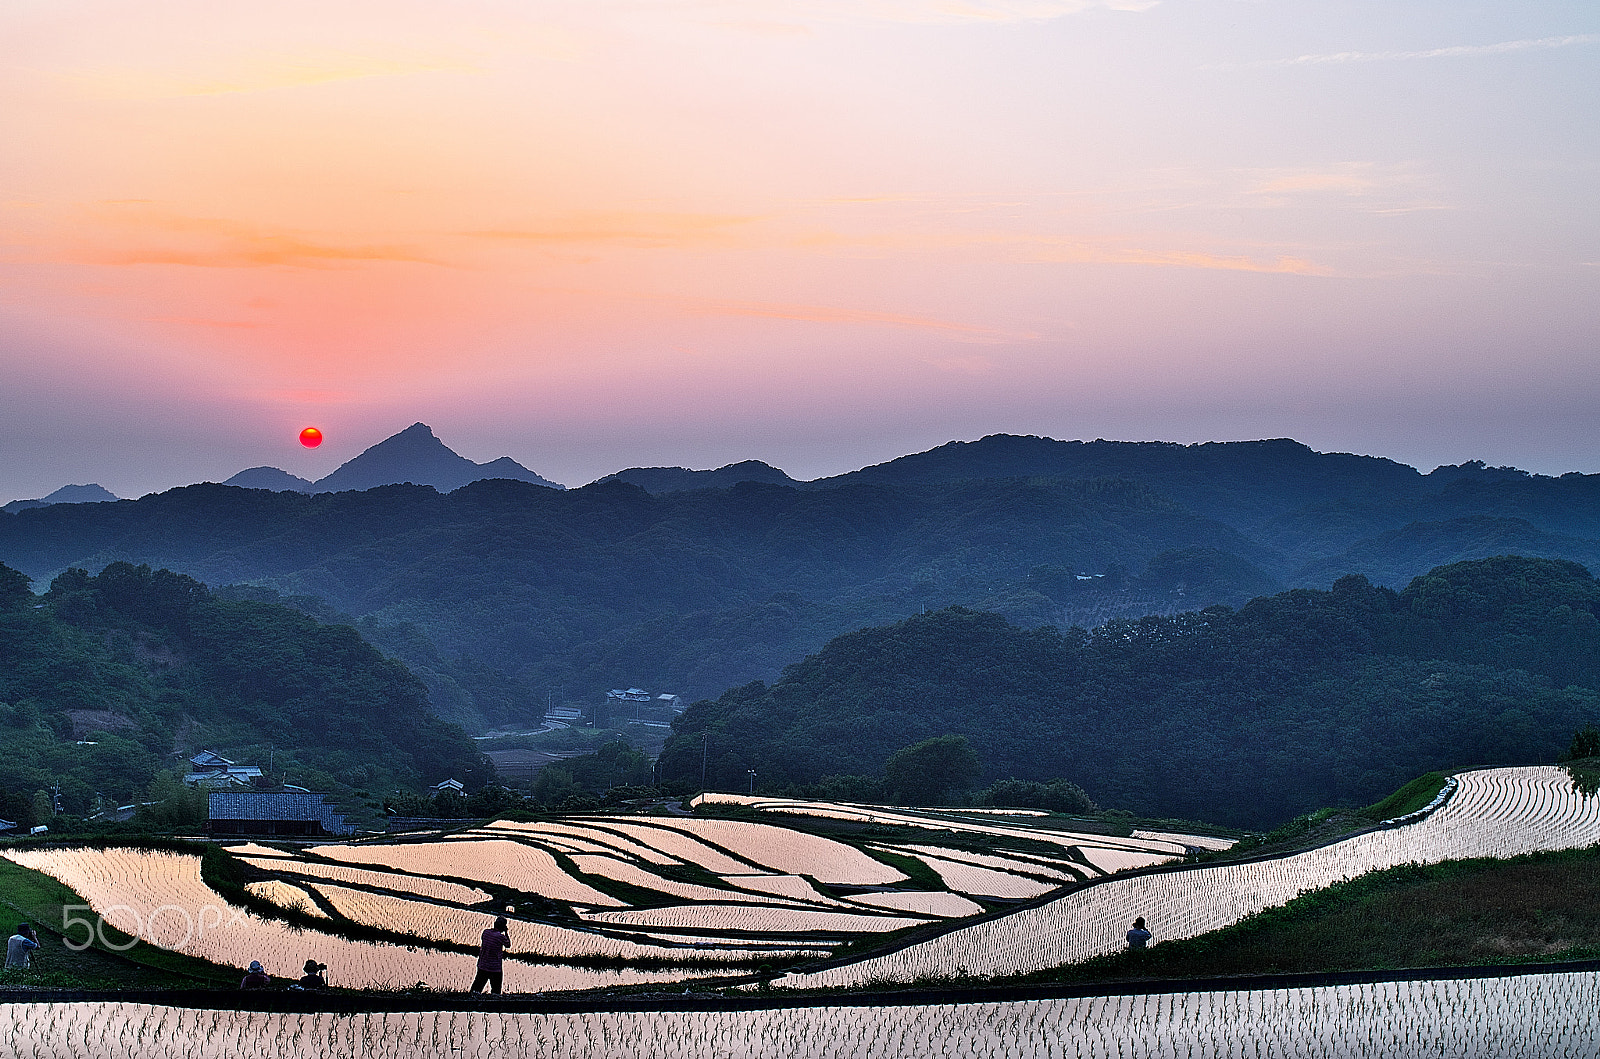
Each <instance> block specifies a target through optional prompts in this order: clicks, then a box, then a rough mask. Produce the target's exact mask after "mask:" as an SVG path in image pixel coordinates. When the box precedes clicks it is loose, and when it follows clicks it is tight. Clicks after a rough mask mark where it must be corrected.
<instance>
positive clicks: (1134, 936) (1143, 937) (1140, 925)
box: [1128, 916, 1151, 949]
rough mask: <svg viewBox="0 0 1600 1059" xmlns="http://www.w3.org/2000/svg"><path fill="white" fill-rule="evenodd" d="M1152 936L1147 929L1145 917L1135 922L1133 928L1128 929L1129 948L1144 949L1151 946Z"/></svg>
mask: <svg viewBox="0 0 1600 1059" xmlns="http://www.w3.org/2000/svg"><path fill="white" fill-rule="evenodd" d="M1150 938H1151V934H1150V932H1149V931H1148V930H1146V929H1145V925H1144V916H1140V917H1139V918H1138V919H1135V920H1134V921H1133V926H1132V927H1129V928H1128V948H1130V949H1144V948H1148V947H1149V945H1150Z"/></svg>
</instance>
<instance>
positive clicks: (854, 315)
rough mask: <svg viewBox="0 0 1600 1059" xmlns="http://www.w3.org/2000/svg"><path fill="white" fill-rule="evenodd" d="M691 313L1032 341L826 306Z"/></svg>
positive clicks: (933, 320) (707, 307) (745, 305)
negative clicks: (860, 325) (896, 328)
mask: <svg viewBox="0 0 1600 1059" xmlns="http://www.w3.org/2000/svg"><path fill="white" fill-rule="evenodd" d="M689 309H690V311H691V312H694V313H695V314H697V315H704V316H759V317H766V318H768V319H774V320H795V321H799V322H803V323H817V324H866V325H875V326H880V327H899V328H911V329H913V330H918V331H937V332H941V333H943V334H946V335H950V336H952V337H957V338H965V339H968V340H973V341H980V342H984V341H989V342H1001V341H1012V340H1018V339H1036V338H1038V337H1039V336H1038V335H1037V334H1034V333H1032V332H1019V331H1007V330H1004V329H1001V328H995V327H982V326H979V325H976V324H967V323H961V322H959V321H956V320H943V319H939V318H938V317H933V316H918V315H915V314H912V313H893V312H883V311H881V310H877V309H846V308H840V307H837V306H829V305H774V304H768V303H761V302H699V303H693V304H691V305H689Z"/></svg>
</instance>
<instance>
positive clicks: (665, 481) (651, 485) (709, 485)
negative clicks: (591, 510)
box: [595, 460, 802, 493]
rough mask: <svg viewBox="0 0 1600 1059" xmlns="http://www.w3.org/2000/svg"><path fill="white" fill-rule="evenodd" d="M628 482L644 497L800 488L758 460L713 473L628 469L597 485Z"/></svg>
mask: <svg viewBox="0 0 1600 1059" xmlns="http://www.w3.org/2000/svg"><path fill="white" fill-rule="evenodd" d="M600 482H627V483H628V484H629V485H636V486H638V487H639V488H640V489H643V490H644V491H645V492H647V493H686V492H688V491H690V490H691V489H729V488H731V487H733V486H736V485H738V484H739V483H740V482H765V483H766V484H768V485H801V484H802V483H801V482H798V481H796V480H795V479H793V478H790V477H789V476H788V475H787V474H784V473H783V472H782V471H780V470H778V468H776V467H773V466H772V465H770V464H766V463H762V462H761V461H760V460H745V461H743V462H742V463H730V464H728V465H727V466H725V467H718V468H717V469H716V470H714V471H691V470H689V469H687V468H685V467H629V468H628V469H627V470H623V471H618V472H616V473H615V474H608V475H606V476H605V477H604V478H601V479H599V480H598V481H596V483H595V484H596V485H598V484H600Z"/></svg>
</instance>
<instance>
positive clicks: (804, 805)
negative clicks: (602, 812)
mask: <svg viewBox="0 0 1600 1059" xmlns="http://www.w3.org/2000/svg"><path fill="white" fill-rule="evenodd" d="M690 804H691V805H742V806H747V807H749V808H752V809H758V810H762V811H766V812H772V813H782V814H785V815H790V816H815V817H820V818H823V819H830V820H851V821H856V822H859V823H866V824H887V825H889V826H893V827H916V828H929V829H933V830H936V831H954V832H958V833H962V834H970V835H979V836H983V837H986V838H991V839H1023V840H1026V841H1028V842H1045V843H1050V844H1052V845H1055V846H1058V847H1059V848H1060V849H1061V850H1062V852H1063V855H1065V856H1071V851H1072V850H1075V849H1076V850H1082V851H1083V852H1084V853H1086V854H1087V853H1088V852H1089V851H1090V850H1094V849H1106V850H1118V851H1123V852H1126V853H1130V854H1147V855H1149V856H1150V857H1151V861H1150V863H1157V862H1159V861H1161V860H1171V859H1173V858H1176V857H1181V856H1183V855H1184V853H1185V852H1186V850H1185V845H1186V843H1185V842H1184V841H1182V840H1183V839H1186V838H1188V837H1190V836H1184V835H1172V836H1166V835H1162V834H1158V833H1156V832H1145V833H1144V834H1143V836H1142V837H1141V835H1139V834H1135V835H1133V836H1130V837H1128V838H1121V837H1118V836H1115V835H1102V834H1095V833H1093V832H1084V831H1071V830H1067V829H1064V828H1058V827H1055V826H1053V825H1045V826H1038V825H1029V824H1025V823H1022V822H1017V823H1009V824H1008V823H988V822H985V821H978V820H970V819H961V818H960V817H959V816H956V815H955V810H931V809H914V810H912V809H905V810H902V809H886V808H884V807H883V806H879V805H852V804H850V803H847V802H813V801H805V800H802V799H796V798H765V797H750V796H747V795H743V794H702V795H700V796H698V797H697V798H695V799H694V800H693V801H692V802H691V803H690ZM961 812H962V814H963V815H965V813H966V811H965V810H962V811H961ZM1215 843H1221V845H1220V846H1218V845H1215ZM1231 845H1233V842H1232V841H1231V840H1228V839H1208V840H1207V841H1206V843H1205V844H1204V848H1221V849H1227V848H1228V847H1229V846H1231Z"/></svg>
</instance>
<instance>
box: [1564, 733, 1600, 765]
mask: <svg viewBox="0 0 1600 1059" xmlns="http://www.w3.org/2000/svg"><path fill="white" fill-rule="evenodd" d="M1591 757H1600V728H1596V727H1595V726H1594V725H1592V724H1586V725H1584V726H1583V727H1582V728H1579V729H1578V730H1577V731H1576V732H1573V733H1572V745H1571V746H1569V747H1568V748H1567V753H1566V760H1568V761H1582V760H1583V759H1584V758H1591Z"/></svg>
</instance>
